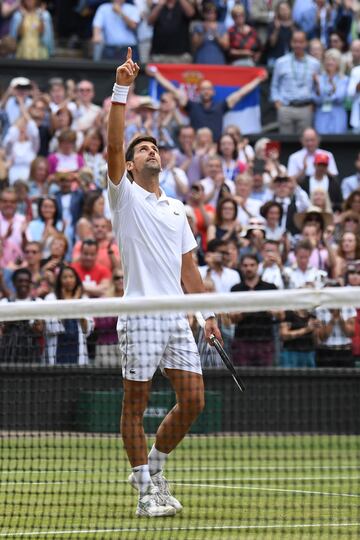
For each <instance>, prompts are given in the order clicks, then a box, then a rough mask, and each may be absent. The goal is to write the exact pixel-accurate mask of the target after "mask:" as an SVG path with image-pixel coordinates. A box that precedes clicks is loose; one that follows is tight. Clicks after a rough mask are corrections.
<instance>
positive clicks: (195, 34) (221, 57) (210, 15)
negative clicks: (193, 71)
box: [190, 0, 229, 65]
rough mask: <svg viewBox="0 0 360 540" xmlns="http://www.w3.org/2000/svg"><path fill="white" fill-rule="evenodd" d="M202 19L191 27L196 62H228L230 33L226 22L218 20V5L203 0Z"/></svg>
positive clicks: (208, 0) (209, 0)
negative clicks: (227, 53)
mask: <svg viewBox="0 0 360 540" xmlns="http://www.w3.org/2000/svg"><path fill="white" fill-rule="evenodd" d="M201 16H202V19H203V20H202V21H199V22H196V23H195V24H194V25H193V26H192V29H191V32H190V33H191V44H192V48H193V50H194V63H195V64H222V65H223V64H226V52H227V50H228V48H229V35H228V32H227V30H226V27H225V24H224V23H222V22H219V21H218V13H217V7H216V5H215V3H213V2H212V1H211V0H207V1H205V2H203V4H202V8H201Z"/></svg>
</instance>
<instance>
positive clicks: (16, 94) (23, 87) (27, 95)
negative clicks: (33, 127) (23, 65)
mask: <svg viewBox="0 0 360 540" xmlns="http://www.w3.org/2000/svg"><path fill="white" fill-rule="evenodd" d="M32 91H33V86H32V83H31V81H30V79H28V78H26V77H15V78H14V79H12V80H11V81H10V85H9V87H8V89H7V90H6V92H5V94H4V95H3V97H2V99H1V103H2V105H3V107H4V111H5V113H6V116H7V121H8V122H9V124H10V125H11V126H12V125H13V124H15V122H16V120H18V119H19V118H20V116H22V115H23V114H24V108H27V107H29V106H30V105H31V103H32V98H31V93H32Z"/></svg>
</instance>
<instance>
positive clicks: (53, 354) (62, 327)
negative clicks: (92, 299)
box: [45, 266, 94, 365]
mask: <svg viewBox="0 0 360 540" xmlns="http://www.w3.org/2000/svg"><path fill="white" fill-rule="evenodd" d="M80 298H84V289H83V285H82V283H81V279H80V277H79V276H78V274H77V273H76V272H75V270H74V269H73V268H71V267H70V266H63V267H62V268H61V270H60V272H59V275H58V276H57V278H56V282H55V290H54V292H53V293H50V294H48V295H47V296H46V298H45V300H52V301H54V300H77V299H80ZM93 329H94V321H93V319H92V318H91V317H84V318H82V319H61V320H60V319H49V320H47V321H46V363H47V364H50V365H55V364H79V365H84V364H87V363H88V362H89V358H88V351H87V343H86V338H87V337H88V336H89V335H90V333H91V332H92V330H93Z"/></svg>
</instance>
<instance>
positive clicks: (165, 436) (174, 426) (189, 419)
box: [155, 369, 205, 454]
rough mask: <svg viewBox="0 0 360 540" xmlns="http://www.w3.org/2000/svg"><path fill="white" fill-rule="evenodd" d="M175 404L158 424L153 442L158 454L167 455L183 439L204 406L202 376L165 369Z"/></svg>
mask: <svg viewBox="0 0 360 540" xmlns="http://www.w3.org/2000/svg"><path fill="white" fill-rule="evenodd" d="M166 374H167V376H168V377H169V380H170V383H171V385H172V387H173V389H174V390H175V393H176V399H177V403H176V405H175V407H174V408H173V409H171V411H170V412H169V413H168V414H167V415H166V416H165V418H164V420H163V421H162V423H161V424H160V426H159V428H158V430H157V433H156V440H155V447H156V449H157V450H158V451H159V452H163V453H164V454H169V453H170V452H171V450H173V449H174V448H175V447H176V446H177V445H178V444H179V442H180V441H181V440H182V439H183V438H184V437H185V435H186V434H187V432H188V431H189V428H190V426H191V424H192V423H193V422H194V420H196V418H197V417H198V416H199V414H200V413H201V411H202V410H203V408H204V405H205V398H204V382H203V378H202V375H199V374H198V373H193V372H191V371H183V370H180V369H166Z"/></svg>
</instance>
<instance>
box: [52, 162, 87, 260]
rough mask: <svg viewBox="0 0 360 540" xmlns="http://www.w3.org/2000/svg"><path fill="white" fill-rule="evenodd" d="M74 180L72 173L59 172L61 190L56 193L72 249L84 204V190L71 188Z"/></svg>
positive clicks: (61, 217) (65, 231)
mask: <svg viewBox="0 0 360 540" xmlns="http://www.w3.org/2000/svg"><path fill="white" fill-rule="evenodd" d="M72 180H73V175H72V173H66V172H62V173H59V175H58V182H59V191H58V192H57V193H56V194H55V199H56V203H57V206H58V209H59V212H60V219H61V220H62V221H63V223H64V234H65V235H66V237H67V239H68V240H69V247H70V249H71V248H72V244H73V242H74V239H75V227H76V223H77V222H78V221H79V219H80V217H81V214H82V209H83V204H84V194H83V192H82V191H81V190H80V189H75V190H72V189H71V184H72Z"/></svg>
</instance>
